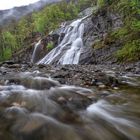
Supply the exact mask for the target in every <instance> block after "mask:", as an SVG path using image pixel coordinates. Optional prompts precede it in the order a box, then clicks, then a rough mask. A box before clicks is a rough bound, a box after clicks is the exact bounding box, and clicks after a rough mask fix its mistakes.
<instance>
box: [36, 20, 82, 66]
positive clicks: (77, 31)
mask: <svg viewBox="0 0 140 140" xmlns="http://www.w3.org/2000/svg"><path fill="white" fill-rule="evenodd" d="M82 20H83V18H82V19H78V20H76V21H74V22H72V23H71V24H70V25H68V26H66V27H65V29H64V30H63V33H64V34H65V37H64V38H63V40H62V41H61V42H60V44H59V45H58V46H57V47H56V48H54V49H53V50H52V51H50V52H49V53H48V54H47V55H46V56H45V57H44V58H43V59H42V60H40V61H39V62H38V64H54V63H57V64H78V62H79V57H80V53H81V48H82V47H83V34H84V23H82Z"/></svg>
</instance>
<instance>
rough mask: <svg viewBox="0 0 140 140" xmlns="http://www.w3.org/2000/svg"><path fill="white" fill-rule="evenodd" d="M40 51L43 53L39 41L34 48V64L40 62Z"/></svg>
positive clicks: (32, 60) (32, 59)
mask: <svg viewBox="0 0 140 140" xmlns="http://www.w3.org/2000/svg"><path fill="white" fill-rule="evenodd" d="M40 51H41V40H39V41H38V42H37V43H36V44H35V46H34V51H33V54H32V58H31V62H32V63H36V62H37V61H38V57H39V56H38V54H39V52H40Z"/></svg>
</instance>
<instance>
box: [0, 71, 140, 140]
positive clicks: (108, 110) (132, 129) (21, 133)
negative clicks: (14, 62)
mask: <svg viewBox="0 0 140 140" xmlns="http://www.w3.org/2000/svg"><path fill="white" fill-rule="evenodd" d="M1 78H3V80H5V84H4V85H1V86H0V140H140V109H139V108H140V79H139V77H126V76H125V77H124V78H125V79H127V80H126V81H127V83H128V84H127V85H125V86H124V87H121V88H120V89H119V90H111V89H108V90H106V89H104V90H103V91H101V90H100V89H98V88H94V87H91V88H90V89H86V88H81V87H75V86H66V85H61V84H60V83H59V82H57V81H54V80H52V79H51V78H46V77H44V76H41V75H40V73H39V72H36V73H33V72H21V73H16V74H15V75H14V74H11V75H5V76H2V77H1ZM101 92H108V94H107V95H106V96H104V95H101V94H100V93H101Z"/></svg>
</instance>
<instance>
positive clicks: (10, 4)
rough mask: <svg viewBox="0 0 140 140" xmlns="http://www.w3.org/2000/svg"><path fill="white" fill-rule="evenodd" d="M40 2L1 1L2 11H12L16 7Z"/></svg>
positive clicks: (0, 8) (30, 0)
mask: <svg viewBox="0 0 140 140" xmlns="http://www.w3.org/2000/svg"><path fill="white" fill-rule="evenodd" d="M37 1H39V0H0V10H4V9H10V8H12V7H15V6H21V5H28V4H30V3H34V2H37Z"/></svg>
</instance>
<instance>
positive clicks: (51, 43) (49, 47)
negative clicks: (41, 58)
mask: <svg viewBox="0 0 140 140" xmlns="http://www.w3.org/2000/svg"><path fill="white" fill-rule="evenodd" d="M46 47H47V49H48V51H50V50H52V49H53V48H54V44H53V42H50V43H48V45H47V46H46Z"/></svg>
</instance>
